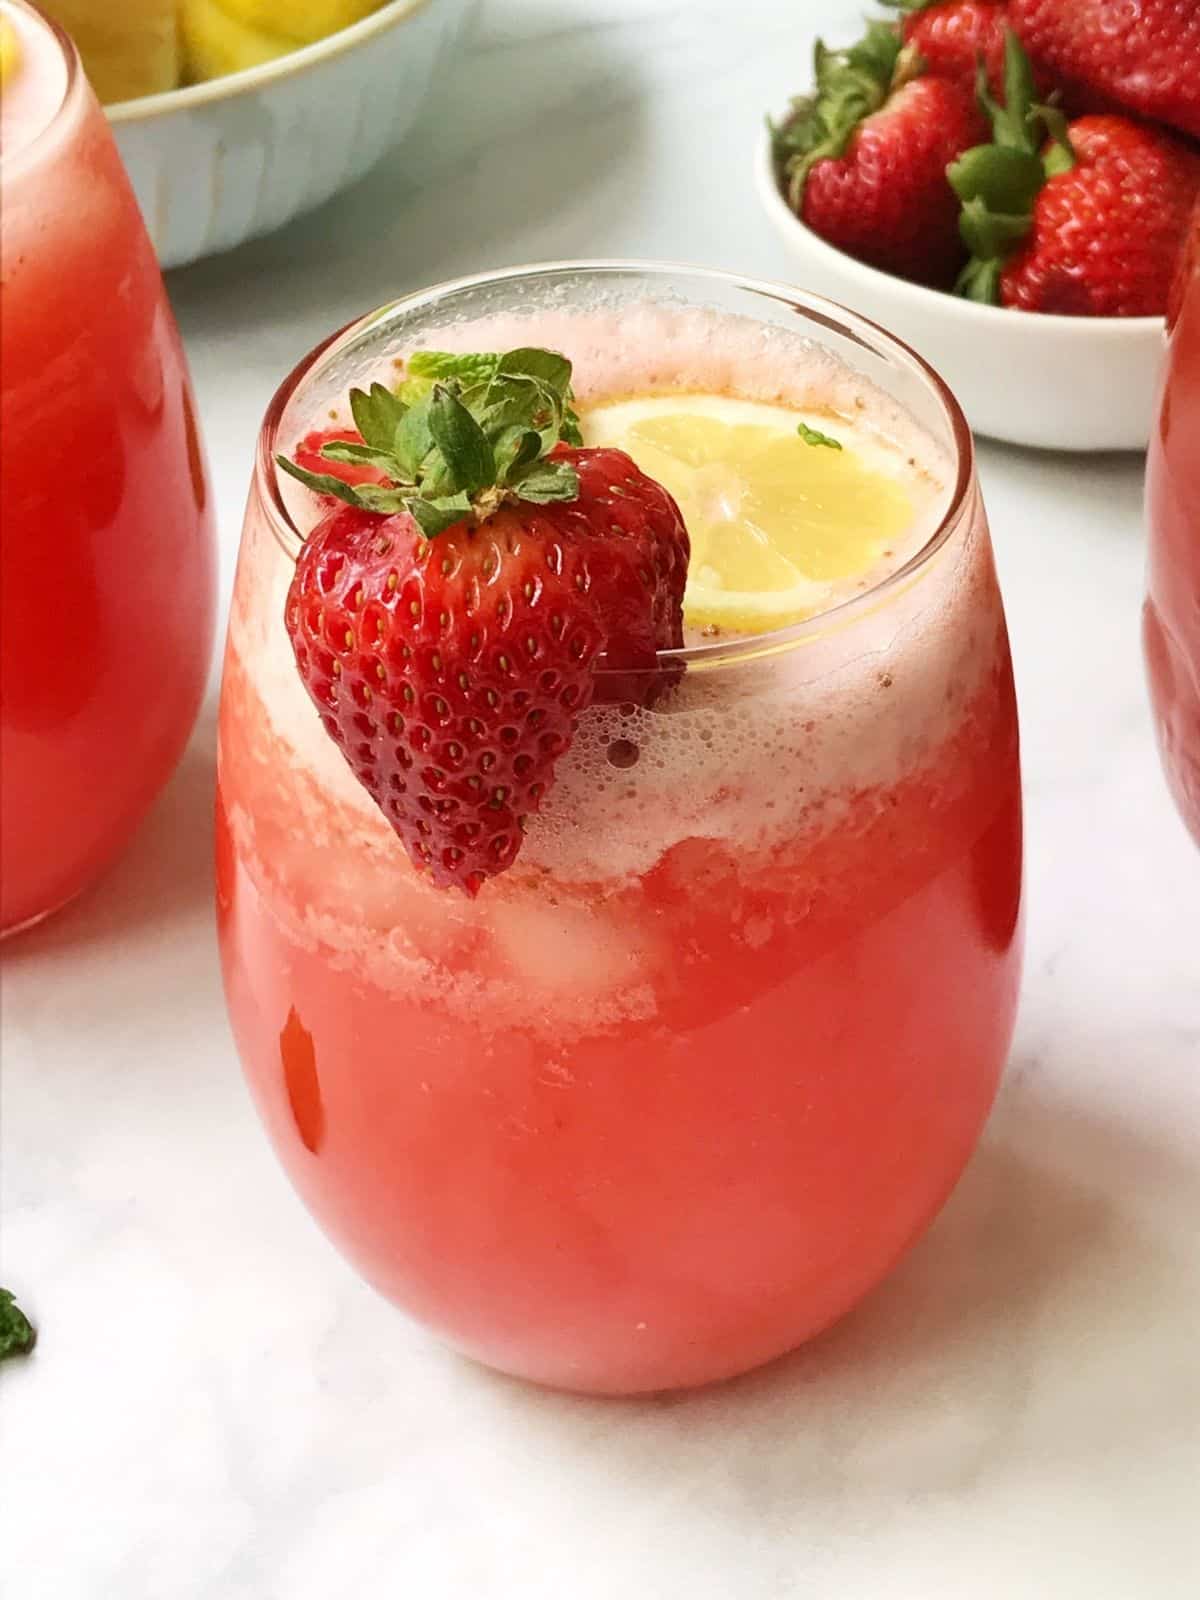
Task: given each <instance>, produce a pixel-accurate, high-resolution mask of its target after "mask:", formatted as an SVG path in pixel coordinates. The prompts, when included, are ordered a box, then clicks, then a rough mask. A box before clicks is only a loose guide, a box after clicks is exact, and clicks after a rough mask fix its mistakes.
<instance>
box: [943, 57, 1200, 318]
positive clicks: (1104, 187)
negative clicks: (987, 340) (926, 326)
mask: <svg viewBox="0 0 1200 1600" xmlns="http://www.w3.org/2000/svg"><path fill="white" fill-rule="evenodd" d="M1006 57H1007V60H1006V69H1005V81H1006V88H1007V104H1006V106H1005V107H1004V108H1001V107H999V106H996V105H995V104H992V105H991V107H990V109H991V115H992V120H993V124H994V126H995V140H994V142H993V143H992V144H990V145H983V146H979V147H977V148H976V149H974V150H969V151H968V152H967V153H966V154H965V155H964V156H963V157H962V158H961V159H960V160H959V161H957V162H956V163H955V164H954V166H953V167H952V168H951V169H950V181H951V183H952V184H953V186H954V188H955V190H956V192H957V193H958V194H959V195H960V197H961V199H962V200H963V210H962V219H961V226H962V230H963V237H964V240H965V241H966V243H967V245H968V246H969V248H970V249H971V252H972V259H971V261H970V263H969V264H968V266H967V267H966V268H965V269H964V271H963V273H962V275H961V277H960V280H959V285H958V287H959V292H960V293H963V294H966V295H967V296H968V297H970V298H973V299H978V300H990V301H993V302H994V301H998V302H999V303H1000V304H1002V305H1007V306H1017V307H1020V308H1021V309H1023V310H1025V311H1044V312H1057V313H1059V314H1060V315H1064V316H1097V317H1134V316H1158V315H1161V314H1162V313H1163V312H1164V311H1165V309H1166V303H1167V292H1168V288H1169V286H1170V283H1171V277H1172V273H1173V271H1174V268H1175V263H1176V260H1177V259H1178V256H1179V253H1180V250H1181V248H1182V246H1183V242H1184V236H1185V231H1186V228H1187V222H1188V217H1189V214H1190V212H1191V209H1192V206H1193V204H1194V203H1195V200H1196V196H1197V193H1198V192H1200V155H1197V154H1196V152H1194V151H1192V150H1191V149H1190V148H1188V146H1187V145H1186V144H1184V142H1183V141H1182V140H1180V139H1177V138H1176V137H1174V136H1173V135H1171V134H1169V133H1167V132H1166V131H1165V130H1164V129H1161V128H1152V127H1150V126H1149V125H1147V124H1145V123H1140V122H1134V121H1132V120H1130V119H1129V118H1127V117H1117V116H1088V117H1080V118H1078V119H1077V120H1076V121H1075V122H1073V123H1071V124H1069V125H1068V124H1067V123H1066V122H1065V121H1064V120H1063V119H1062V118H1061V117H1056V116H1055V115H1054V114H1053V113H1050V112H1046V111H1045V110H1042V111H1040V112H1039V111H1035V110H1034V109H1033V107H1032V80H1031V77H1030V73H1029V64H1028V60H1027V58H1026V56H1025V53H1024V51H1023V50H1022V49H1021V46H1020V44H1019V43H1018V41H1017V39H1016V36H1015V34H1013V33H1011V32H1010V34H1009V36H1008V40H1007V44H1006ZM1042 124H1045V125H1046V126H1048V127H1049V128H1050V129H1051V131H1052V133H1053V134H1054V137H1053V138H1052V139H1051V140H1050V141H1049V143H1047V144H1046V145H1045V147H1044V148H1043V149H1041V150H1040V151H1039V149H1038V148H1037V144H1038V139H1037V134H1036V130H1037V129H1038V127H1039V126H1041V125H1042Z"/></svg>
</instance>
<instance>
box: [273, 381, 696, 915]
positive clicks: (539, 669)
mask: <svg viewBox="0 0 1200 1600" xmlns="http://www.w3.org/2000/svg"><path fill="white" fill-rule="evenodd" d="M570 378H571V364H570V362H569V361H567V360H566V358H565V357H563V356H560V355H557V354H555V353H553V352H551V351H547V350H537V349H522V350H512V351H509V352H508V353H507V354H505V355H482V356H481V355H469V356H456V355H449V354H443V353H441V352H422V353H421V354H420V355H419V356H417V357H414V358H413V359H412V360H411V361H410V362H409V365H408V375H407V378H406V381H405V383H404V385H402V387H401V389H400V391H399V393H394V392H393V391H391V390H390V389H387V388H385V387H384V386H383V385H381V384H373V385H372V387H371V388H370V390H369V391H364V390H360V389H356V390H353V391H352V392H351V395H350V406H351V411H352V413H353V416H354V421H355V424H356V426H357V435H356V436H352V437H342V438H337V439H327V440H325V441H324V442H323V443H321V444H320V446H319V447H318V454H319V458H320V460H321V461H322V462H327V463H328V464H329V467H330V470H329V471H313V470H312V469H311V468H310V467H309V466H307V465H302V464H299V463H298V462H297V461H289V460H287V459H285V458H283V457H280V458H278V459H279V465H280V466H281V467H282V468H283V469H284V470H285V471H287V472H289V473H291V475H292V476H293V477H296V478H298V479H299V480H300V481H301V482H302V483H304V484H306V485H307V486H308V488H310V489H312V490H313V491H314V492H315V493H317V494H318V495H323V496H331V497H333V498H334V499H335V500H336V501H338V502H342V503H341V504H338V505H337V506H336V508H335V509H334V510H332V511H330V512H328V513H327V514H326V515H325V516H324V517H323V518H322V519H321V521H320V522H318V523H317V525H316V527H315V528H314V529H313V530H312V532H311V533H310V534H309V536H308V538H307V539H306V540H305V543H304V547H303V549H302V550H301V552H300V555H299V557H298V559H297V562H296V573H295V577H294V578H293V580H292V583H291V587H290V589H289V592H288V597H287V605H286V611H285V621H286V626H287V629H288V634H289V637H290V639H291V641H292V648H293V652H294V654H295V658H296V665H297V667H298V669H299V672H300V676H301V678H302V679H303V681H304V685H305V688H306V689H307V690H308V693H309V695H310V697H311V699H312V700H313V702H314V704H315V705H316V707H317V710H318V711H319V713H320V715H321V719H322V722H323V724H324V726H325V729H326V731H327V732H328V733H329V735H330V737H331V738H332V739H333V740H334V741H335V742H336V743H337V745H338V747H339V748H340V749H341V751H342V754H343V756H344V757H345V758H346V760H347V762H348V763H349V764H350V767H351V769H352V770H353V772H354V773H355V776H356V777H357V778H358V780H359V782H360V783H362V784H363V786H364V787H365V788H366V789H367V790H368V791H369V793H370V794H371V796H372V798H373V799H374V800H375V802H376V803H377V805H378V806H379V808H380V810H381V811H382V812H383V814H384V815H385V817H386V818H387V820H388V822H389V823H390V824H391V826H392V827H393V828H394V829H395V831H396V833H397V834H398V835H399V836H400V838H401V839H402V840H403V842H404V844H405V846H406V848H407V850H408V853H409V855H410V857H411V858H412V860H413V862H414V863H415V864H416V865H418V866H419V867H421V868H423V869H425V870H427V871H428V873H429V875H430V876H431V878H432V879H433V881H434V882H435V883H436V884H438V885H439V886H441V887H458V888H461V889H464V890H466V892H467V893H468V894H471V895H474V894H476V893H477V892H478V891H479V889H480V888H481V886H482V885H483V883H484V882H486V880H487V879H488V878H490V877H494V876H496V875H497V874H498V873H501V872H504V871H506V870H507V869H508V868H509V867H511V866H512V864H513V862H514V861H515V860H516V857H517V855H518V852H519V850H520V847H521V841H522V837H523V833H524V828H525V824H526V820H527V818H528V817H529V816H531V815H532V814H533V813H534V812H536V811H537V810H538V809H539V808H540V807H541V806H542V804H543V803H544V801H545V799H546V796H547V795H548V794H549V792H550V790H551V789H552V787H553V784H554V775H555V766H556V763H557V762H558V761H559V760H560V759H561V757H562V756H563V755H564V754H565V752H566V751H567V749H568V748H569V746H570V744H571V741H572V739H573V737H574V734H575V730H576V725H577V720H578V718H579V716H580V715H581V714H582V713H583V712H584V711H585V710H586V709H587V707H588V706H589V705H590V704H591V703H592V701H593V700H595V699H599V698H603V699H607V700H619V701H633V702H641V703H643V704H646V703H649V702H650V700H651V699H652V698H654V697H655V696H657V695H658V694H660V693H661V692H662V691H663V689H664V688H665V687H666V686H668V685H669V684H670V683H671V682H672V681H674V678H675V677H677V676H678V669H676V670H675V672H674V673H672V672H671V670H670V669H669V668H667V669H664V667H663V665H662V664H660V663H659V662H658V660H657V656H658V652H659V651H663V650H672V649H676V648H678V647H679V646H680V645H681V644H682V642H683V589H684V584H685V582H686V578H687V561H688V554H689V545H688V537H687V531H686V529H685V528H684V525H683V521H682V518H681V517H680V514H679V510H678V507H677V506H676V505H675V502H674V500H673V499H672V498H671V496H670V495H669V494H668V493H667V491H666V490H665V489H663V488H662V487H661V485H659V484H657V483H655V482H654V481H653V480H652V479H650V478H647V477H646V476H645V475H644V474H643V473H642V472H640V471H639V470H638V468H637V467H636V466H635V464H634V463H633V461H632V460H631V459H630V458H629V457H628V456H627V455H625V454H624V452H622V451H619V450H589V449H584V448H582V447H580V446H579V445H578V443H577V442H571V441H578V439H579V433H578V423H577V419H576V418H575V416H574V413H573V411H572V410H571V404H570V398H571V390H570ZM346 466H351V467H353V468H370V469H371V470H372V472H373V473H374V474H375V475H376V481H370V482H357V483H348V482H346V481H345V479H344V478H342V477H341V476H339V475H338V474H339V469H344V468H345V467H346Z"/></svg>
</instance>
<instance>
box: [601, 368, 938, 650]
mask: <svg viewBox="0 0 1200 1600" xmlns="http://www.w3.org/2000/svg"><path fill="white" fill-rule="evenodd" d="M801 422H804V423H805V424H806V425H807V427H808V428H809V429H815V430H817V431H818V432H819V433H820V434H823V435H825V436H826V437H828V438H832V439H836V440H837V441H838V442H839V443H841V445H842V448H841V449H836V448H834V447H833V446H832V445H830V444H823V443H813V442H806V440H805V439H804V438H802V437H801V435H800V433H799V431H798V426H799V424H800V423H801ZM583 434H584V440H585V442H586V443H587V444H589V445H611V446H616V447H617V448H618V449H621V450H625V451H627V452H628V453H629V455H631V456H632V457H633V459H634V460H635V461H636V462H637V464H638V466H640V467H641V469H642V470H643V472H646V473H648V474H649V476H650V477H652V478H656V479H657V480H658V481H659V483H661V484H663V485H664V487H665V488H667V489H669V490H670V492H671V493H672V494H673V495H674V496H675V499H676V500H677V501H678V503H679V508H680V510H681V511H682V512H683V517H684V521H685V522H686V523H687V526H688V532H689V534H690V535H691V541H692V559H691V564H690V567H689V569H688V586H687V594H686V596H685V599H684V617H685V620H686V622H687V624H688V626H689V627H691V628H700V629H715V630H718V631H719V632H721V633H764V632H766V631H768V630H769V629H771V628H780V627H784V626H786V625H787V624H788V623H791V622H799V621H801V620H802V619H803V618H805V617H809V616H813V615H815V614H816V613H818V612H820V611H824V610H827V609H828V608H829V607H830V606H831V605H833V604H836V603H837V602H838V601H839V600H841V599H844V598H846V597H847V596H848V595H849V594H850V593H851V592H853V590H854V588H855V587H856V584H857V583H858V581H859V580H860V579H862V578H864V576H865V575H866V574H869V573H871V572H872V571H873V570H874V569H876V568H878V567H879V566H880V564H881V562H883V561H885V560H886V559H887V558H888V557H889V555H891V554H892V551H893V546H894V544H895V542H896V541H897V540H898V539H900V538H901V537H902V536H903V535H904V533H905V532H906V530H908V529H909V528H910V527H911V525H912V522H913V515H914V506H913V501H912V497H911V494H910V493H909V487H908V486H907V485H906V484H905V482H904V481H903V478H902V472H901V467H900V460H899V458H897V461H896V470H895V472H893V473H891V474H889V473H888V472H887V471H886V470H884V468H883V466H882V464H881V460H880V457H881V456H882V454H883V452H882V450H881V449H880V448H873V449H871V450H870V452H869V453H868V451H867V449H865V448H863V447H856V445H855V444H854V442H853V439H852V435H851V430H850V429H849V427H848V426H847V425H845V424H841V423H839V421H838V419H836V418H830V417H821V416H816V415H809V414H808V413H797V412H795V411H791V410H788V409H787V408H786V407H782V406H773V405H763V404H760V403H758V402H756V401H750V400H736V399H731V398H729V397H727V396H721V395H700V394H675V395H670V394H667V395H654V396H646V397H643V398H639V399H631V400H617V401H611V402H605V403H602V404H600V405H595V406H591V407H588V408H587V409H585V411H584V414H583ZM811 437H812V435H811V433H810V438H811Z"/></svg>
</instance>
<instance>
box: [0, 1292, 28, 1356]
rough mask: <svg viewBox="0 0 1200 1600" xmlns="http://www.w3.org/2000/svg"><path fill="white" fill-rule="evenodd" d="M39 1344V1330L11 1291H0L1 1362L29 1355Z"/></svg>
mask: <svg viewBox="0 0 1200 1600" xmlns="http://www.w3.org/2000/svg"><path fill="white" fill-rule="evenodd" d="M36 1343H37V1329H36V1328H35V1327H34V1326H33V1323H32V1322H30V1320H29V1318H28V1317H27V1316H26V1315H25V1313H24V1312H23V1311H22V1310H21V1308H20V1306H19V1305H18V1304H17V1300H16V1296H15V1295H14V1294H13V1293H12V1292H11V1290H9V1289H0V1361H7V1360H8V1358H9V1357H10V1356H24V1355H28V1354H29V1352H30V1351H31V1350H32V1349H33V1347H34V1345H35V1344H36Z"/></svg>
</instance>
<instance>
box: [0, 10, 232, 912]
mask: <svg viewBox="0 0 1200 1600" xmlns="http://www.w3.org/2000/svg"><path fill="white" fill-rule="evenodd" d="M0 24H2V25H3V26H4V27H5V28H6V29H7V30H8V43H9V46H11V45H12V44H13V41H15V50H12V51H11V52H10V64H9V66H8V68H7V70H6V74H5V83H4V90H3V102H2V104H3V115H2V119H0V140H2V143H0V149H2V152H3V154H2V160H0V185H2V210H3V223H2V228H0V250H2V255H0V428H2V439H3V471H2V473H0V519H2V524H3V543H2V545H0V675H2V683H3V692H2V697H0V773H2V776H0V839H2V846H0V928H2V929H4V930H6V931H11V930H13V929H14V928H17V927H20V926H22V925H24V924H26V923H29V922H32V921H36V920H37V919H38V918H39V917H42V916H44V915H45V914H46V913H47V912H49V911H53V910H54V909H55V908H56V907H57V906H60V905H62V904H63V903H64V902H65V901H67V900H70V899H71V898H72V897H73V896H74V895H75V894H77V893H78V892H79V890H80V889H82V888H84V887H85V885H86V884H87V883H89V882H90V881H91V880H92V878H94V877H95V876H96V874H97V873H98V872H99V871H100V870H101V869H102V868H103V867H104V866H105V865H106V864H107V863H108V862H109V861H110V860H111V859H112V857H113V856H114V855H116V853H117V852H118V851H119V850H120V849H121V848H122V846H123V845H124V844H125V842H126V841H127V839H128V838H129V836H130V835H131V833H132V832H133V830H134V828H135V827H136V825H137V823H138V822H139V821H140V819H141V817H142V815H143V814H144V812H145V811H146V809H147V807H148V806H149V804H150V802H151V801H152V800H153V798H154V796H155V795H156V794H157V793H158V791H159V789H160V788H161V787H162V785H163V783H164V782H165V781H166V778H167V776H168V775H169V773H170V771H171V769H172V767H173V766H174V764H175V761H176V760H177V758H178V756H179V754H180V752H181V750H182V749H183V746H184V744H185V742H186V740H187V737H188V734H189V732H190V731H191V727H192V723H193V721H194V719H195V715H196V711H197V709H198V707H199V704H200V697H201V694H202V692H203V688H204V681H205V677H206V675H207V670H208V663H209V658H210V651H211V643H212V628H213V607H214V584H215V570H214V569H215V561H214V543H213V536H212V526H211V517H210V512H209V506H208V500H209V495H208V487H207V482H206V478H205V470H204V461H203V456H202V452H201V446H200V441H199V438H198V435H197V431H196V421H195V407H194V403H193V400H192V395H191V390H190V386H189V381H188V375H187V370H186V367H185V364H184V356H183V351H182V348H181V346H180V342H179V335H178V333H177V331H176V328H175V324H174V321H173V320H172V317H171V312H170V308H169V307H168V304H167V300H166V295H165V293H164V291H163V284H162V278H161V276H160V274H159V270H158V264H157V262H156V261H155V258H154V252H153V250H152V248H151V245H150V241H149V239H148V238H147V235H146V231H145V228H144V226H143V223H142V219H141V216H140V214H139V212H138V208H137V202H136V200H135V199H134V196H133V192H132V190H131V189H130V186H129V183H128V180H127V178H126V176H125V173H124V170H123V169H122V167H121V163H120V159H119V157H118V155H117V150H116V146H115V145H114V143H113V139H112V135H111V133H110V131H109V127H108V123H107V121H106V120H105V117H104V114H103V112H102V111H101V109H100V107H99V105H98V104H97V102H96V99H95V96H94V95H93V94H92V91H91V89H90V88H89V87H88V84H87V81H86V79H85V78H84V76H83V73H82V70H81V69H80V66H79V61H78V57H77V56H76V54H75V51H74V49H73V48H72V46H71V45H70V43H69V42H68V41H67V40H66V38H65V36H63V35H62V34H60V33H59V32H58V31H57V30H56V29H54V28H53V27H52V26H51V25H50V24H49V23H47V22H46V21H45V20H44V19H43V18H42V17H41V16H40V15H39V14H38V13H37V12H35V11H34V10H33V8H32V7H29V6H26V5H25V4H23V3H22V0H0Z"/></svg>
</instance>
